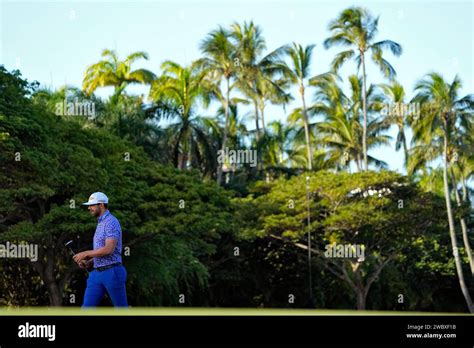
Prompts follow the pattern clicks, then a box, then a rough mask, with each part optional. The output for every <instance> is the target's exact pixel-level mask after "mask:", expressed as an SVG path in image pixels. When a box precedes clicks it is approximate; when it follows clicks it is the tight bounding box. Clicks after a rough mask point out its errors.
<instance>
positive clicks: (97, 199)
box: [82, 192, 109, 205]
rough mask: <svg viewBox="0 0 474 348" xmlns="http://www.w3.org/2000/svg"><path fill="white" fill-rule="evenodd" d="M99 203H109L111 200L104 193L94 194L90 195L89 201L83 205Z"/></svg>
mask: <svg viewBox="0 0 474 348" xmlns="http://www.w3.org/2000/svg"><path fill="white" fill-rule="evenodd" d="M99 203H106V204H107V203H109V198H108V197H107V196H106V195H105V194H104V193H102V192H94V193H93V194H91V195H90V197H89V201H88V202H86V203H82V205H94V204H99Z"/></svg>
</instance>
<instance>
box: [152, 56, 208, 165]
mask: <svg viewBox="0 0 474 348" xmlns="http://www.w3.org/2000/svg"><path fill="white" fill-rule="evenodd" d="M161 69H162V71H163V74H162V76H160V77H159V78H157V79H156V80H155V81H153V83H152V86H151V89H150V94H149V99H151V100H152V101H153V102H155V103H157V102H159V103H163V104H166V105H169V106H170V108H172V109H174V113H173V116H174V117H172V119H173V120H176V122H174V123H171V124H170V125H169V127H168V128H169V129H171V134H172V139H171V142H172V147H173V162H174V164H175V166H176V167H177V168H179V169H186V168H187V167H188V166H189V165H191V166H200V165H201V164H202V163H203V161H204V160H206V159H207V160H209V161H210V162H213V159H215V157H216V155H215V154H214V150H213V148H212V147H211V146H210V144H209V141H208V137H207V135H206V132H205V130H204V125H203V119H202V117H200V116H198V115H196V109H197V107H198V102H199V101H202V102H203V103H204V105H207V104H208V103H209V102H210V99H209V98H210V96H209V93H210V92H209V90H210V87H209V83H208V81H207V80H206V73H205V72H203V71H202V69H200V67H199V65H198V64H196V63H193V64H191V66H189V67H182V66H181V65H179V64H177V63H175V62H172V61H165V62H164V63H163V64H162V65H161Z"/></svg>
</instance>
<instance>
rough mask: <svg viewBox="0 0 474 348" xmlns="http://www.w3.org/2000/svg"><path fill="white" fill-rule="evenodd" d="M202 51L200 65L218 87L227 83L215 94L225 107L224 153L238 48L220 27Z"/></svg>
mask: <svg viewBox="0 0 474 348" xmlns="http://www.w3.org/2000/svg"><path fill="white" fill-rule="evenodd" d="M200 49H201V51H202V53H203V54H204V55H205V57H204V58H202V59H200V60H199V61H198V64H200V65H201V66H202V67H203V68H204V69H205V70H206V72H207V73H208V74H210V75H211V77H212V78H213V80H214V81H215V83H216V85H218V86H220V85H221V82H222V80H224V83H225V91H221V90H220V88H219V89H218V90H217V91H216V93H215V95H216V97H217V98H218V99H219V100H220V101H221V104H222V105H223V107H224V115H225V126H224V132H223V136H222V143H221V150H222V151H224V150H225V147H226V145H227V137H228V133H229V122H230V119H229V112H230V110H229V109H230V91H231V83H230V81H231V79H232V78H233V77H234V76H235V74H236V71H237V68H238V67H237V65H236V61H235V59H236V58H237V56H236V48H235V46H234V44H233V43H232V42H231V40H230V33H229V31H228V30H225V29H224V28H222V27H219V28H218V29H216V30H214V31H212V32H210V33H209V34H208V35H207V37H206V39H204V40H203V41H202V43H201V45H200ZM222 166H223V163H219V164H218V166H217V183H218V184H219V185H220V184H221V182H222Z"/></svg>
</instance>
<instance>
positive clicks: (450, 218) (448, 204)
mask: <svg viewBox="0 0 474 348" xmlns="http://www.w3.org/2000/svg"><path fill="white" fill-rule="evenodd" d="M443 155H444V165H443V183H444V196H445V199H446V211H447V213H448V223H449V235H450V237H451V245H452V247H453V256H454V262H455V264H456V272H457V274H458V278H459V285H460V286H461V291H462V294H463V295H464V299H465V300H466V303H467V307H468V309H469V312H471V313H474V306H473V304H472V300H471V297H470V295H469V291H468V289H467V286H466V282H465V281H464V274H463V270H462V264H461V259H460V257H459V252H458V243H457V240H456V231H455V228H454V218H453V211H452V208H451V198H450V193H449V185H448V136H447V134H445V135H444V154H443Z"/></svg>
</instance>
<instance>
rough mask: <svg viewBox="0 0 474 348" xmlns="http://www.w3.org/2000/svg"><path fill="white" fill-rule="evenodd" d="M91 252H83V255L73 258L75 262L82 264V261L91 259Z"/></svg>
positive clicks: (79, 254)
mask: <svg viewBox="0 0 474 348" xmlns="http://www.w3.org/2000/svg"><path fill="white" fill-rule="evenodd" d="M89 252H90V250H87V251H83V252H82V253H77V254H76V255H74V256H73V259H74V261H75V262H76V263H77V264H80V262H81V261H87V259H88V258H89V257H90V256H89ZM79 266H80V265H79Z"/></svg>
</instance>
